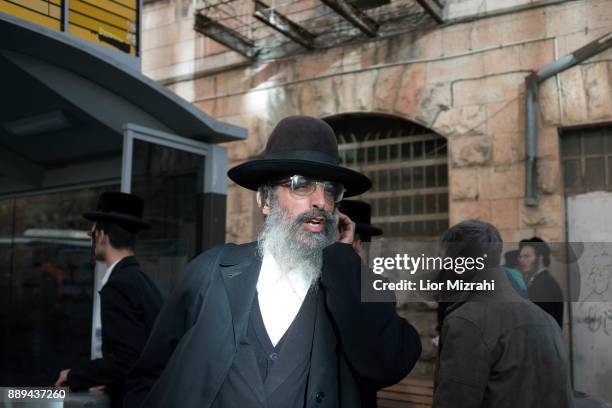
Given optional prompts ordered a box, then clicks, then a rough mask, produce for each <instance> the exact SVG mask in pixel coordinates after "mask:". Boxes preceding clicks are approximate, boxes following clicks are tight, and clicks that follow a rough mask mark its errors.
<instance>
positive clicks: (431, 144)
mask: <svg viewBox="0 0 612 408" xmlns="http://www.w3.org/2000/svg"><path fill="white" fill-rule="evenodd" d="M436 154H437V153H436V141H435V140H427V141H425V157H426V158H428V159H432V158H434V157H436Z"/></svg>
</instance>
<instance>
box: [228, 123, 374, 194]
mask: <svg viewBox="0 0 612 408" xmlns="http://www.w3.org/2000/svg"><path fill="white" fill-rule="evenodd" d="M339 162H340V159H339V155H338V141H337V140H336V135H335V134H334V130H333V129H332V128H331V126H329V125H328V124H327V123H326V122H324V121H322V120H321V119H317V118H313V117H309V116H289V117H286V118H284V119H282V120H281V121H280V122H279V123H278V124H277V125H276V127H275V128H274V130H273V131H272V133H271V134H270V137H269V139H268V143H267V144H266V148H265V151H264V154H263V156H262V157H261V158H258V159H254V160H250V161H247V162H245V163H242V164H240V165H238V166H236V167H233V168H231V169H230V170H229V171H228V172H227V175H228V177H229V178H230V179H231V180H232V181H234V182H235V183H236V184H238V185H240V186H242V187H245V188H248V189H249V190H254V191H256V190H257V189H258V188H259V187H260V186H261V185H263V184H265V183H266V182H268V181H270V180H271V179H274V178H276V177H279V176H291V175H294V174H300V175H302V176H308V177H313V178H318V179H321V180H325V181H335V182H338V183H341V184H342V185H343V186H344V188H345V190H346V191H345V193H344V196H345V197H352V196H356V195H359V194H362V193H364V192H366V191H368V190H369V189H370V187H371V186H372V182H371V181H370V179H369V178H368V177H366V176H365V175H363V174H361V173H359V172H357V171H355V170H351V169H349V168H347V167H344V166H341V165H340V164H339Z"/></svg>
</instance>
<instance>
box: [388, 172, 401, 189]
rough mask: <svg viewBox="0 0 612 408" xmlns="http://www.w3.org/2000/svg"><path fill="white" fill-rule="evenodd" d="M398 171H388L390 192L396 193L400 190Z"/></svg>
mask: <svg viewBox="0 0 612 408" xmlns="http://www.w3.org/2000/svg"><path fill="white" fill-rule="evenodd" d="M400 171H401V170H400V169H392V170H389V176H390V177H391V179H390V183H391V184H390V187H391V191H397V190H399V189H400Z"/></svg>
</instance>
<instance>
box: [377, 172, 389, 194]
mask: <svg viewBox="0 0 612 408" xmlns="http://www.w3.org/2000/svg"><path fill="white" fill-rule="evenodd" d="M388 172H389V170H381V171H379V172H378V190H379V191H388V190H389V184H388V180H389V177H388Z"/></svg>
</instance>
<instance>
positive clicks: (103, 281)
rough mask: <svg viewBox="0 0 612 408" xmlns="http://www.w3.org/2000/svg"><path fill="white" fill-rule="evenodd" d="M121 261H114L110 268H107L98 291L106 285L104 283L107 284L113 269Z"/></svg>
mask: <svg viewBox="0 0 612 408" xmlns="http://www.w3.org/2000/svg"><path fill="white" fill-rule="evenodd" d="M121 259H123V258H121ZM121 259H118V260H116V261H115V262H113V264H112V265H111V266H109V267H108V269H107V270H106V273H105V274H104V276H103V277H102V284H101V285H100V290H102V288H103V287H104V285H106V282H108V279H109V278H110V276H111V273H113V269H115V266H116V265H117V264H118V263H119V261H121Z"/></svg>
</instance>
